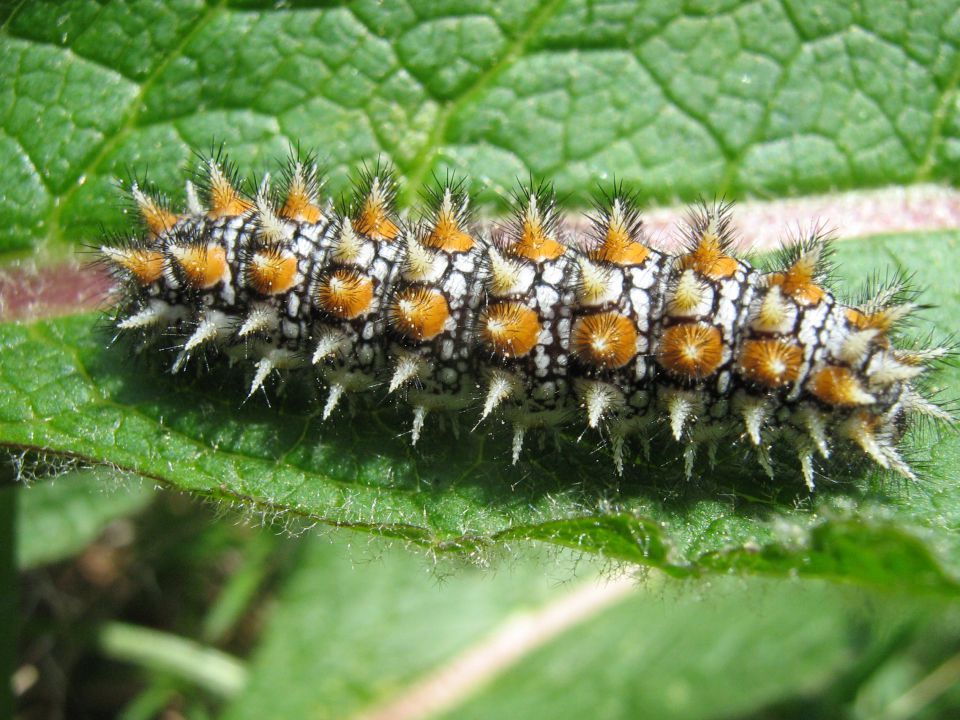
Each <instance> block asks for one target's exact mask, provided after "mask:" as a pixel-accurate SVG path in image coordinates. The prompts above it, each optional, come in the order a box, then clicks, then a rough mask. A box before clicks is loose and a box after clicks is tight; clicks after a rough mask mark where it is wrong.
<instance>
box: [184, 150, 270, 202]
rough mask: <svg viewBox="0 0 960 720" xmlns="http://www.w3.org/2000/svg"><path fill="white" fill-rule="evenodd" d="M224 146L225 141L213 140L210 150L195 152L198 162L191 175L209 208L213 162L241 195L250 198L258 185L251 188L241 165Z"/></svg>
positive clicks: (202, 200)
mask: <svg viewBox="0 0 960 720" xmlns="http://www.w3.org/2000/svg"><path fill="white" fill-rule="evenodd" d="M224 147H225V146H224V143H223V142H221V143H219V144H217V143H216V142H213V143H211V144H210V150H209V152H206V153H204V152H202V151H200V150H195V151H194V152H193V155H194V157H195V158H196V160H197V163H196V165H195V166H194V167H193V169H192V171H191V173H190V177H191V180H192V181H193V184H194V185H195V186H196V188H197V192H198V194H199V196H200V201H201V202H202V203H203V204H204V205H205V206H206V207H208V208H209V207H210V206H211V204H212V193H213V187H212V185H211V180H210V166H211V163H212V164H214V165H216V166H217V167H218V168H220V172H221V173H222V174H223V176H224V177H225V178H226V179H227V182H229V183H230V186H231V187H232V188H233V189H234V190H236V191H237V193H239V194H240V195H241V196H243V197H247V198H249V197H252V195H254V194H255V193H256V185H255V184H254V186H253V189H252V190H251V188H250V187H249V183H248V182H247V179H246V178H245V177H244V176H243V175H241V174H240V168H239V165H237V163H236V162H234V161H233V160H231V159H230V156H229V155H228V154H227V152H226V150H225V149H224Z"/></svg>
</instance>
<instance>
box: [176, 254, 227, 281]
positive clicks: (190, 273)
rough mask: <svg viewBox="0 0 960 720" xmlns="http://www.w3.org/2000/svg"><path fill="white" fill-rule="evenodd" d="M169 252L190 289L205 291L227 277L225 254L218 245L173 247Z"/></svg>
mask: <svg viewBox="0 0 960 720" xmlns="http://www.w3.org/2000/svg"><path fill="white" fill-rule="evenodd" d="M169 252H170V254H171V255H173V259H174V260H175V261H176V263H177V265H178V266H179V267H180V269H181V270H182V271H183V275H184V277H185V279H186V282H187V284H188V285H189V286H190V287H192V288H196V289H198V290H207V289H209V288H212V287H213V286H214V285H216V284H217V283H219V282H220V281H221V280H223V279H224V278H225V277H226V275H227V253H226V251H225V250H224V249H223V248H222V247H221V246H219V245H212V244H211V245H188V246H186V247H178V246H174V247H172V248H170V251H169Z"/></svg>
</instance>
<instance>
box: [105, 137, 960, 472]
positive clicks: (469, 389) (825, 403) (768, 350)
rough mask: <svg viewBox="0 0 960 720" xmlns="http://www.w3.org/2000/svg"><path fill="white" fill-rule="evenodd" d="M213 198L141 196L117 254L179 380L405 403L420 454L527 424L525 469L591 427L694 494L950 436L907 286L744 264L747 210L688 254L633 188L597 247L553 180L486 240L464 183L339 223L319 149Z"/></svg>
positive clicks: (210, 187)
mask: <svg viewBox="0 0 960 720" xmlns="http://www.w3.org/2000/svg"><path fill="white" fill-rule="evenodd" d="M194 180H195V182H191V181H188V182H187V187H186V197H187V201H186V208H185V210H184V211H183V212H181V213H175V212H173V211H172V210H171V209H170V206H169V204H168V202H167V201H166V200H165V198H164V197H162V196H161V195H159V194H158V193H156V192H153V191H152V190H148V189H145V187H144V186H143V185H142V184H137V183H133V184H132V187H131V190H132V192H131V194H132V199H133V202H134V204H135V205H136V208H137V210H138V213H139V217H140V219H141V221H142V222H141V227H140V228H139V229H138V230H137V231H136V232H134V233H132V234H130V235H126V236H117V237H111V238H107V239H106V240H105V241H104V242H103V244H102V246H101V247H100V248H99V251H100V253H101V256H102V258H103V260H104V261H105V262H106V263H107V264H108V265H109V267H110V268H111V270H112V272H113V273H114V275H115V277H116V278H117V280H118V281H119V289H120V298H121V299H120V301H119V304H118V306H117V316H116V322H115V324H116V327H117V328H118V330H119V333H121V334H130V333H134V334H139V336H140V337H141V338H142V347H164V348H167V349H170V348H172V350H173V353H174V357H173V361H172V369H173V372H177V371H179V370H181V369H182V368H183V367H184V366H185V365H187V364H188V363H190V362H191V361H194V360H195V359H197V358H198V357H199V358H201V359H202V360H203V365H204V366H205V367H209V362H210V360H212V359H213V357H214V356H215V355H225V356H226V357H227V358H228V359H229V360H230V361H231V362H233V361H240V362H246V363H248V364H249V368H250V372H251V374H252V381H251V383H250V387H249V394H248V397H249V395H253V393H255V392H256V391H257V390H258V389H259V388H261V387H263V384H264V382H265V381H266V380H267V378H268V377H269V376H271V374H272V373H274V371H280V372H281V374H282V373H283V372H290V371H297V370H301V371H302V370H307V371H312V372H315V374H316V377H317V379H318V380H319V382H320V383H321V384H322V385H324V386H325V387H326V390H327V394H326V399H325V401H323V402H324V405H323V408H322V415H323V418H324V419H326V418H328V417H329V416H330V415H331V414H332V413H333V412H334V410H335V409H336V408H337V406H338V404H339V403H340V401H341V399H342V397H343V396H344V395H345V394H350V393H355V392H359V391H368V390H371V389H375V388H383V389H384V390H385V392H386V393H387V394H390V395H394V396H398V397H401V398H403V399H404V400H405V401H406V403H408V404H409V405H410V406H411V407H412V411H413V429H412V433H411V435H412V440H413V442H414V443H416V442H417V440H418V438H419V437H420V435H421V430H422V428H423V425H424V420H425V418H426V417H427V415H428V413H431V412H434V411H446V412H460V411H464V410H466V409H469V408H471V407H474V408H475V409H476V410H477V411H478V412H477V414H478V416H479V420H481V421H482V420H489V419H491V418H494V417H497V418H499V419H501V420H502V421H504V422H507V423H509V424H510V425H511V426H512V428H513V461H514V462H516V461H517V459H518V458H519V457H520V455H521V450H522V444H523V439H524V434H525V433H526V432H527V431H528V430H529V429H531V428H549V427H555V426H560V425H564V424H568V423H571V422H573V421H575V420H576V419H578V418H581V419H582V420H583V421H585V423H586V425H587V426H589V427H590V428H593V429H595V430H599V431H601V432H602V434H603V436H605V437H606V438H607V439H608V440H609V443H610V447H611V448H612V454H613V457H614V463H615V467H616V470H617V471H618V472H621V473H622V471H623V466H624V461H625V459H627V458H628V453H627V450H626V442H627V440H628V439H630V438H636V439H638V440H639V444H640V446H641V449H642V451H643V452H645V453H646V454H647V456H648V457H649V452H650V440H651V438H652V437H653V436H654V435H657V436H658V437H662V436H668V437H669V436H672V438H673V440H675V441H676V442H677V443H679V444H680V447H682V455H683V458H684V465H685V472H686V476H687V478H688V479H689V478H690V476H691V474H692V473H693V472H694V468H695V459H696V454H697V449H698V448H699V447H701V446H703V447H705V449H706V450H707V452H708V455H709V457H710V458H711V460H712V459H713V458H714V456H715V453H716V450H717V448H718V445H719V444H720V443H727V444H732V445H742V446H743V447H745V448H748V449H749V451H750V453H751V454H753V455H754V456H755V457H756V458H757V459H758V461H759V463H760V465H761V466H762V467H763V468H764V470H765V471H766V472H767V474H769V475H770V477H771V478H772V477H773V466H772V464H771V455H770V453H771V449H772V448H774V446H776V445H777V444H778V443H785V444H786V445H787V446H788V447H790V448H792V449H793V450H795V452H796V455H797V456H798V458H799V464H800V467H801V469H802V474H803V477H804V479H805V481H806V484H807V486H808V487H809V488H810V489H811V490H812V489H813V488H814V476H815V458H816V457H817V456H819V457H820V458H823V459H826V458H827V457H828V456H830V454H831V451H832V450H833V449H834V446H835V445H836V446H840V447H843V448H852V449H856V448H859V450H860V451H862V454H863V455H865V456H866V457H868V458H870V459H871V460H872V461H873V462H875V463H876V464H877V465H879V466H881V467H883V468H887V469H889V470H892V471H894V472H896V473H899V474H900V475H902V476H904V477H907V478H913V477H914V474H913V472H912V470H911V468H910V467H909V466H908V464H907V463H906V462H905V460H904V459H903V457H902V453H901V451H900V450H899V449H898V441H899V440H900V438H901V437H902V435H903V432H904V430H905V427H906V425H907V423H908V421H909V420H910V419H911V418H913V417H916V416H928V417H932V418H935V419H938V420H945V421H949V420H950V419H951V418H950V413H949V412H948V411H947V410H945V409H944V408H942V407H940V406H939V405H937V404H935V403H934V402H932V401H931V400H930V399H929V398H927V397H924V395H923V394H922V393H921V392H920V390H919V389H918V388H917V386H916V382H917V378H918V377H919V376H920V375H921V374H922V373H924V372H925V371H926V370H927V369H928V368H929V367H930V365H931V364H933V363H934V362H935V361H937V360H938V359H940V358H942V357H943V356H944V355H945V354H947V353H948V349H947V348H944V347H938V346H933V345H932V344H930V343H926V344H925V345H922V344H920V343H917V342H914V343H912V344H907V345H906V346H903V347H897V344H896V343H895V341H896V340H897V339H898V333H897V328H898V326H900V325H901V324H902V322H903V321H904V319H905V318H906V317H907V316H908V315H909V314H910V313H911V311H912V310H913V309H914V308H915V307H916V305H915V302H914V299H915V298H914V293H913V292H912V291H911V290H910V289H909V287H908V284H907V282H906V280H905V279H904V278H903V277H900V276H898V277H895V278H894V279H893V280H892V281H890V282H888V283H886V284H885V285H884V286H883V287H880V288H876V289H875V290H874V292H873V293H872V295H871V296H870V297H868V298H866V299H865V300H864V302H863V303H861V304H859V305H857V306H847V305H844V304H843V303H841V302H840V301H838V300H837V299H836V298H835V297H834V295H833V294H832V293H831V292H830V291H829V290H828V289H827V287H826V275H827V272H828V266H829V245H828V243H827V242H826V241H825V239H824V238H823V236H822V235H821V234H820V233H819V232H817V231H811V232H810V233H807V234H806V236H804V237H802V238H800V239H799V240H798V241H796V242H795V244H793V245H792V246H790V247H788V248H786V249H785V250H784V251H783V253H782V258H781V262H780V265H779V267H778V268H777V269H775V270H773V271H770V272H762V271H760V270H758V269H756V268H754V267H752V266H751V265H750V264H749V263H747V262H745V261H744V260H742V259H738V258H736V257H734V256H733V254H732V250H731V248H732V245H733V235H732V230H731V220H730V212H729V206H728V205H725V204H722V203H718V204H714V205H708V204H705V203H701V204H700V205H698V206H696V207H694V208H693V209H692V210H691V212H690V215H689V219H688V221H687V223H686V227H685V228H684V229H683V236H684V244H685V248H684V249H683V251H682V252H680V253H679V254H677V255H671V254H668V253H665V252H662V251H659V250H657V249H655V248H654V247H652V246H651V244H650V242H649V239H648V237H647V234H646V231H645V229H644V225H643V222H642V220H641V216H640V212H639V210H638V208H637V204H636V198H635V196H633V195H631V194H630V193H629V192H626V191H625V190H624V189H623V187H622V186H616V187H614V188H613V190H612V191H610V192H609V194H608V195H606V196H604V197H602V198H601V199H600V200H599V201H598V202H597V205H596V210H595V212H594V213H593V214H592V216H591V217H590V218H589V229H588V230H587V231H585V232H577V231H576V230H575V229H573V228H570V227H566V226H565V225H564V224H563V223H562V222H561V219H560V217H559V213H558V208H557V204H556V201H555V198H554V194H553V191H552V189H551V187H550V186H549V185H547V184H539V185H538V184H534V183H533V182H530V183H529V184H521V185H520V188H519V190H518V191H517V192H516V193H515V196H514V198H513V201H514V202H513V204H514V207H513V210H512V213H511V215H510V220H509V221H508V222H507V223H505V224H501V225H496V224H494V225H489V226H481V225H480V224H478V223H476V222H475V220H474V218H473V216H472V212H471V204H470V197H469V196H468V193H467V192H466V191H465V184H464V182H463V181H462V180H459V181H457V180H455V179H453V178H450V177H448V178H446V179H445V180H443V181H437V182H436V184H435V187H433V188H432V189H430V190H428V191H426V193H425V195H424V199H425V202H424V204H423V207H422V208H421V209H419V210H415V211H412V212H410V213H408V214H406V215H403V216H401V215H400V214H399V213H398V211H397V208H396V197H397V190H398V187H397V182H396V180H395V177H394V174H393V172H392V171H391V170H390V169H387V168H384V167H381V166H380V165H377V166H376V167H373V168H365V169H364V170H363V171H362V172H360V173H359V176H358V178H357V179H356V180H355V183H354V188H353V192H352V194H351V196H350V197H349V198H347V199H345V200H342V201H341V202H340V204H339V205H338V206H337V207H335V206H334V204H333V203H332V202H330V201H323V200H321V198H320V188H321V179H320V177H319V175H318V171H317V167H316V164H315V162H314V158H313V157H312V156H301V155H300V154H299V153H298V152H293V153H292V155H291V159H290V160H289V162H288V163H287V165H286V167H285V169H284V171H283V174H282V182H281V183H279V185H280V189H279V192H277V191H275V188H274V186H273V185H272V184H271V182H270V178H269V176H267V177H265V178H264V179H263V180H262V181H261V182H260V183H258V184H256V185H255V186H254V187H255V190H254V191H253V192H250V193H247V192H244V191H243V190H242V189H241V184H240V183H239V182H238V177H237V173H236V170H235V168H234V167H233V166H232V165H231V164H230V163H229V162H228V161H227V160H226V159H225V158H223V157H222V156H221V154H220V153H214V154H212V156H211V157H209V158H206V159H203V161H202V170H201V171H200V172H199V173H198V174H197V176H196V177H195V178H194ZM902 344H903V343H901V345H902ZM311 369H312V370H311ZM478 425H479V423H478ZM661 429H663V430H666V432H663V433H659V431H660V430H661ZM667 441H668V442H672V441H670V440H667Z"/></svg>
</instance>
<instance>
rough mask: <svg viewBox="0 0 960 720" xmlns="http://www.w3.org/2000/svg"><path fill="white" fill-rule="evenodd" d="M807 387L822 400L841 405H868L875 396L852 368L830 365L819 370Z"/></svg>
mask: <svg viewBox="0 0 960 720" xmlns="http://www.w3.org/2000/svg"><path fill="white" fill-rule="evenodd" d="M807 388H808V389H809V390H810V392H811V393H813V396H814V397H816V398H817V399H818V400H820V401H821V402H825V403H826V404H827V405H836V406H839V407H854V406H856V405H868V404H870V403H872V402H874V400H875V398H874V397H873V396H872V395H870V394H869V393H868V392H866V390H864V389H863V385H862V384H861V383H860V379H859V378H858V377H857V376H856V375H855V374H854V373H853V371H852V370H850V369H849V368H845V367H840V366H837V365H830V366H828V367H825V368H823V369H822V370H819V371H817V373H816V374H815V375H814V376H813V377H812V378H811V379H810V382H809V383H808V384H807Z"/></svg>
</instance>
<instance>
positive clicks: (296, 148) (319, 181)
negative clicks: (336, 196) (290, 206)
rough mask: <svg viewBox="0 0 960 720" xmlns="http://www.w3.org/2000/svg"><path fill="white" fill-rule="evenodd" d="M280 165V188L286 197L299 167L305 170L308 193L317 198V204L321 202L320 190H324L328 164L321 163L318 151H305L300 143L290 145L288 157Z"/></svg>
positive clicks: (304, 175)
mask: <svg viewBox="0 0 960 720" xmlns="http://www.w3.org/2000/svg"><path fill="white" fill-rule="evenodd" d="M278 164H279V165H280V179H281V182H280V187H281V189H282V192H283V194H284V195H286V193H288V192H289V191H290V186H291V184H292V183H293V180H294V176H295V175H296V171H297V166H298V165H299V166H300V167H301V168H303V182H304V184H305V185H306V187H307V192H308V193H309V194H310V195H312V196H314V197H315V200H316V202H319V201H320V197H319V196H320V190H321V189H322V188H323V185H324V181H325V178H326V163H321V162H320V161H319V156H318V154H317V152H316V150H313V149H310V150H306V151H304V150H303V149H302V148H301V147H300V143H299V141H298V142H297V143H296V144H292V145H290V148H289V150H288V151H287V156H286V157H285V158H284V159H283V160H282V161H280V162H279V163H278Z"/></svg>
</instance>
